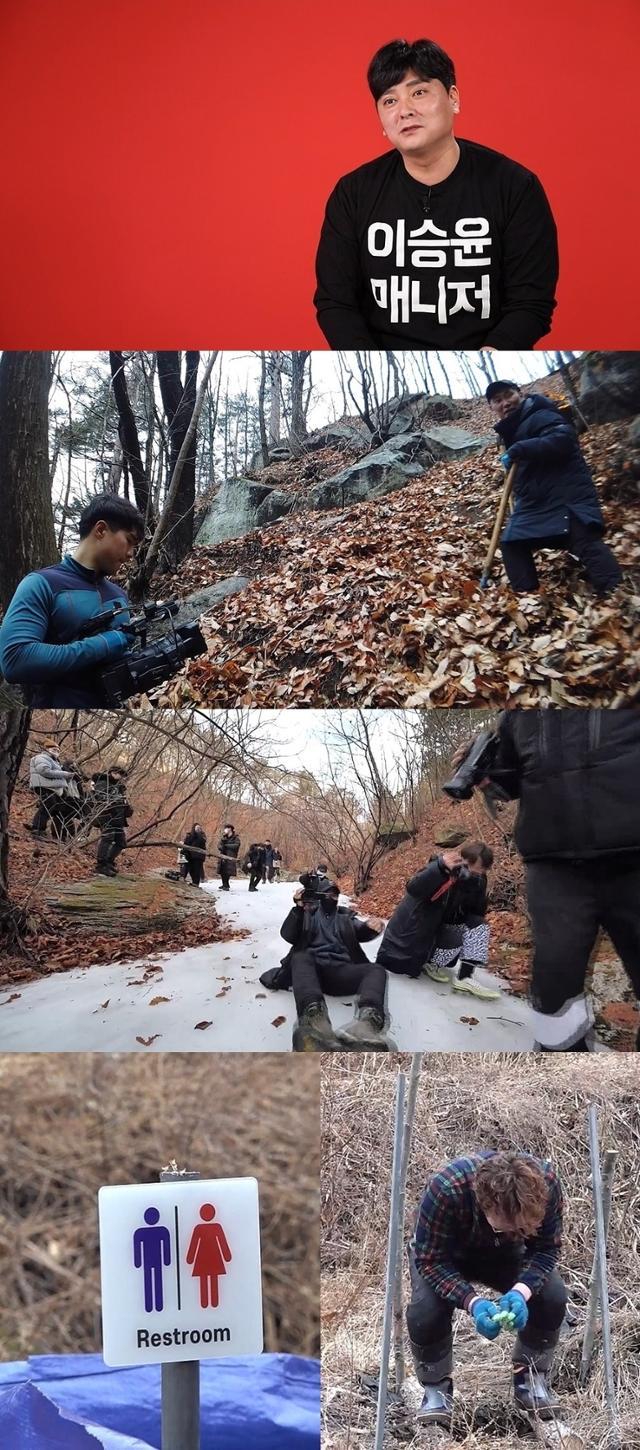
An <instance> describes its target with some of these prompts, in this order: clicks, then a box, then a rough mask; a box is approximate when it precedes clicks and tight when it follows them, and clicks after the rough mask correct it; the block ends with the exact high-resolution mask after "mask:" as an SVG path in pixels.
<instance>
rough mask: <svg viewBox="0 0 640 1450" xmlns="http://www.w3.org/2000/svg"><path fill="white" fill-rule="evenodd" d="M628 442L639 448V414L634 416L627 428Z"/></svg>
mask: <svg viewBox="0 0 640 1450" xmlns="http://www.w3.org/2000/svg"><path fill="white" fill-rule="evenodd" d="M629 442H630V443H631V444H632V446H633V447H634V448H640V415H639V416H638V417H637V418H634V420H633V423H632V424H631V427H630V429H629Z"/></svg>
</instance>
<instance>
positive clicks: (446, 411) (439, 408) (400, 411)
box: [376, 393, 464, 437]
mask: <svg viewBox="0 0 640 1450" xmlns="http://www.w3.org/2000/svg"><path fill="white" fill-rule="evenodd" d="M462 417H464V410H463V409H462V408H461V406H460V403H459V401H456V399H454V398H449V397H447V396H446V395H445V394H442V393H432V394H430V395H429V394H426V393H410V394H409V395H408V396H407V397H404V398H398V399H397V400H394V401H393V402H392V403H391V404H390V405H389V411H388V418H389V423H388V434H389V436H390V437H395V435H396V434H397V433H413V432H415V430H416V429H417V428H423V427H424V426H425V424H432V423H451V422H453V421H454V420H455V419H456V418H462ZM383 421H384V418H383V417H382V418H379V417H378V416H377V415H376V422H378V423H380V422H383Z"/></svg>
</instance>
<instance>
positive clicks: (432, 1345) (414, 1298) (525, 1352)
mask: <svg viewBox="0 0 640 1450" xmlns="http://www.w3.org/2000/svg"><path fill="white" fill-rule="evenodd" d="M522 1264H523V1256H522V1255H521V1254H518V1253H517V1252H513V1253H509V1252H507V1251H505V1250H501V1249H496V1250H495V1252H493V1253H492V1252H486V1251H484V1250H483V1252H482V1254H478V1255H477V1256H471V1257H467V1258H465V1259H461V1260H459V1261H458V1260H456V1267H457V1268H459V1270H460V1273H461V1274H463V1275H464V1277H465V1279H468V1280H469V1282H470V1283H471V1284H473V1285H474V1287H475V1285H476V1284H482V1285H486V1286H487V1288H490V1289H494V1290H497V1291H498V1292H499V1293H500V1294H506V1293H507V1291H508V1290H509V1289H512V1288H513V1285H514V1284H517V1282H518V1278H519V1275H520V1273H521V1272H522ZM409 1274H410V1277H411V1302H410V1304H408V1305H407V1329H408V1331H409V1338H410V1340H411V1345H412V1349H413V1354H414V1358H415V1361H416V1370H417V1372H418V1378H419V1380H420V1383H421V1384H423V1385H430V1384H431V1385H432V1384H438V1382H439V1381H440V1380H443V1379H448V1378H449V1377H450V1375H451V1373H452V1370H453V1337H452V1331H451V1322H452V1319H453V1313H454V1308H455V1306H454V1305H453V1304H450V1303H449V1301H448V1300H447V1299H441V1298H440V1297H439V1295H438V1294H436V1292H435V1290H434V1289H432V1288H431V1285H430V1284H428V1283H427V1281H426V1279H423V1277H422V1275H421V1274H419V1273H418V1270H417V1268H416V1262H415V1257H414V1253H413V1250H412V1249H411V1248H409ZM566 1303H567V1291H566V1288H565V1285H564V1283H563V1281H562V1279H561V1277H560V1275H559V1273H558V1272H557V1271H556V1270H554V1271H553V1273H552V1274H550V1275H549V1278H548V1279H546V1280H545V1283H544V1284H543V1286H542V1288H541V1289H540V1290H539V1291H538V1293H537V1294H533V1295H532V1296H531V1298H530V1300H529V1302H528V1304H527V1309H528V1311H529V1318H528V1320H527V1322H526V1324H525V1327H524V1329H522V1330H520V1333H519V1334H518V1335H517V1336H516V1339H515V1342H514V1346H513V1359H514V1363H516V1364H522V1363H525V1364H530V1365H532V1366H533V1367H534V1368H535V1369H538V1370H541V1371H544V1370H547V1369H549V1368H550V1366H551V1360H552V1357H553V1350H554V1348H555V1346H556V1344H557V1342H558V1338H559V1335H560V1326H561V1324H562V1321H563V1319H564V1312H565V1307H566Z"/></svg>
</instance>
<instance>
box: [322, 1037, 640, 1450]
mask: <svg viewBox="0 0 640 1450" xmlns="http://www.w3.org/2000/svg"><path fill="white" fill-rule="evenodd" d="M410 1061H411V1059H410V1057H409V1056H408V1055H406V1054H400V1057H399V1059H398V1058H386V1057H382V1056H378V1055H377V1054H368V1055H365V1056H364V1057H363V1058H361V1059H356V1058H355V1057H343V1058H340V1057H338V1056H336V1057H327V1058H325V1059H323V1093H322V1101H323V1179H322V1198H323V1206H322V1211H323V1230H322V1319H323V1341H322V1344H323V1352H322V1357H323V1371H324V1389H325V1440H324V1442H323V1443H324V1446H325V1450H360V1447H366V1450H369V1447H370V1446H371V1444H372V1440H373V1426H374V1422H375V1385H374V1384H371V1383H368V1382H367V1376H375V1375H376V1374H377V1371H378V1366H379V1352H380V1339H381V1328H382V1307H383V1290H384V1276H385V1263H386V1244H387V1228H388V1211H389V1188H390V1169H391V1152H392V1127H393V1108H394V1097H395V1082H396V1075H397V1071H398V1062H400V1064H401V1065H402V1066H403V1067H404V1068H406V1070H407V1071H408V1069H409V1066H410ZM590 1101H595V1102H596V1103H597V1104H598V1105H599V1125H600V1145H601V1151H604V1149H605V1148H611V1149H617V1151H618V1154H619V1158H618V1163H617V1171H616V1178H615V1182H614V1197H613V1205H612V1213H611V1226H610V1237H609V1249H610V1255H609V1275H610V1300H611V1310H612V1325H613V1335H614V1351H615V1377H616V1383H617V1391H618V1403H619V1409H620V1415H621V1428H622V1440H623V1444H624V1450H638V1447H640V1409H639V1404H640V1322H639V1319H638V1305H639V1304H640V1257H639V1250H640V1113H639V1110H638V1069H637V1063H636V1062H634V1061H633V1060H631V1059H625V1060H622V1059H621V1058H619V1057H614V1056H613V1055H612V1056H610V1057H609V1056H605V1055H600V1054H598V1055H597V1056H596V1057H587V1058H583V1057H582V1056H580V1057H572V1056H570V1055H564V1056H563V1057H561V1058H556V1057H553V1058H549V1059H548V1058H546V1057H540V1058H538V1057H536V1056H532V1055H531V1054H493V1055H491V1054H485V1053H463V1054H448V1053H438V1054H430V1055H427V1056H425V1057H424V1058H423V1064H422V1072H421V1078H420V1086H419V1090H418V1101H417V1107H416V1119H415V1129H414V1139H413V1148H412V1153H411V1161H410V1165H409V1173H408V1181H407V1201H406V1220H405V1238H406V1237H408V1236H409V1234H410V1233H411V1230H412V1226H413V1216H414V1213H415V1209H416V1206H417V1204H418V1202H419V1199H420V1197H421V1194H422V1191H423V1189H424V1186H425V1183H426V1181H427V1179H428V1177H429V1176H430V1174H431V1173H432V1172H433V1171H435V1170H436V1169H437V1168H438V1167H439V1166H441V1164H442V1163H443V1162H445V1161H446V1160H447V1159H448V1158H452V1157H455V1156H456V1155H457V1154H460V1153H464V1152H468V1151H472V1150H474V1149H477V1148H479V1147H482V1146H487V1147H496V1148H497V1147H500V1146H507V1147H509V1148H514V1149H518V1148H520V1149H526V1150H527V1151H530V1152H533V1153H535V1154H538V1155H540V1156H543V1157H549V1158H551V1159H552V1160H553V1162H554V1163H555V1165H556V1167H557V1169H558V1171H559V1173H560V1176H561V1179H562V1182H563V1185H564V1190H565V1197H566V1212H565V1247H564V1252H563V1256H562V1261H561V1265H560V1267H561V1271H562V1273H563V1275H564V1277H565V1279H566V1282H567V1284H568V1287H569V1293H570V1302H571V1304H572V1306H573V1309H574V1310H575V1314H576V1317H577V1323H576V1325H575V1326H573V1327H572V1328H568V1327H566V1333H565V1332H564V1331H563V1337H562V1340H561V1345H560V1349H559V1353H558V1357H557V1360H556V1368H555V1384H556V1386H557V1388H558V1389H559V1391H560V1392H561V1394H562V1398H563V1407H564V1408H563V1419H564V1420H565V1421H568V1422H569V1424H570V1425H571V1427H572V1428H573V1429H574V1430H575V1431H577V1432H579V1433H580V1434H581V1435H582V1436H583V1437H584V1443H585V1446H588V1450H605V1447H607V1446H609V1445H610V1443H611V1441H610V1439H608V1438H607V1417H606V1413H605V1409H604V1384H603V1369H602V1356H601V1352H600V1342H599V1339H598V1340H597V1343H596V1354H595V1357H594V1361H593V1366H592V1372H591V1376H590V1379H589V1382H588V1384H587V1385H586V1387H585V1388H584V1389H583V1390H581V1389H580V1387H579V1384H578V1368H579V1362H580V1350H581V1343H582V1335H583V1324H584V1306H585V1301H586V1296H587V1289H588V1282H589V1274H590V1269H591V1263H592V1255H593V1247H594V1229H593V1209H592V1199H591V1187H590V1179H589V1152H588V1139H587V1124H586V1108H587V1104H588V1103H589V1102H590ZM406 1277H407V1280H408V1275H407V1276H406ZM407 1289H408V1283H405V1300H406V1294H407ZM454 1323H455V1325H456V1330H455V1336H456V1339H455V1358H456V1391H457V1398H458V1399H459V1406H458V1409H457V1412H456V1421H455V1424H454V1429H453V1436H452V1439H453V1443H455V1444H457V1445H460V1446H465V1447H468V1450H471V1447H474V1450H481V1447H488V1446H490V1445H495V1444H496V1441H497V1442H499V1444H500V1446H504V1447H505V1450H509V1447H513V1450H516V1447H518V1446H521V1445H522V1443H523V1439H524V1442H525V1443H527V1439H528V1443H532V1441H531V1436H530V1428H529V1426H528V1424H527V1423H526V1422H524V1423H522V1422H520V1421H519V1419H518V1417H517V1416H516V1415H515V1414H514V1413H513V1411H512V1410H511V1409H510V1407H509V1393H510V1383H509V1379H510V1364H509V1345H510V1341H509V1339H507V1338H506V1337H505V1339H504V1340H502V1339H501V1340H498V1341H497V1343H495V1344H492V1345H487V1344H485V1343H484V1341H482V1340H480V1339H479V1337H478V1336H477V1335H476V1334H475V1332H474V1331H473V1328H472V1326H471V1324H470V1322H469V1320H468V1319H467V1318H466V1316H462V1315H456V1316H455V1320H454ZM405 1346H406V1347H405V1353H406V1354H407V1356H408V1359H409V1365H408V1367H409V1368H410V1356H409V1349H408V1344H406V1341H405ZM363 1377H364V1379H363ZM441 1443H442V1444H450V1443H451V1439H450V1438H449V1437H448V1436H447V1435H445V1433H444V1432H442V1431H438V1430H427V1429H421V1430H418V1431H416V1423H415V1419H414V1418H413V1415H412V1414H411V1413H409V1412H408V1411H407V1409H406V1407H405V1405H404V1404H403V1403H402V1402H401V1401H400V1400H399V1399H395V1398H394V1397H393V1395H392V1398H391V1403H390V1405H389V1410H388V1416H387V1435H386V1438H385V1447H388V1450H395V1447H400V1446H402V1447H405V1450H409V1447H418V1446H421V1447H424V1450H426V1447H428V1446H432V1445H440V1444H441Z"/></svg>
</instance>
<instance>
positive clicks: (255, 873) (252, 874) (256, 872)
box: [249, 866, 262, 891]
mask: <svg viewBox="0 0 640 1450" xmlns="http://www.w3.org/2000/svg"><path fill="white" fill-rule="evenodd" d="M259 881H262V867H261V866H256V867H255V869H254V868H253V867H251V869H250V871H249V890H250V891H257V890H258V882H259Z"/></svg>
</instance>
